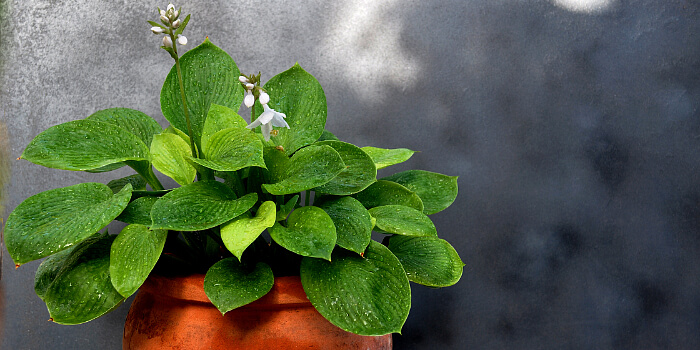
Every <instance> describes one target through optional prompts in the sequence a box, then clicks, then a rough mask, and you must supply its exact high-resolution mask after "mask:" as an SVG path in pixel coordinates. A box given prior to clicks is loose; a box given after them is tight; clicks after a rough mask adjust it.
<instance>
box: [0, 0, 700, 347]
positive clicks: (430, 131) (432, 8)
mask: <svg viewBox="0 0 700 350" xmlns="http://www.w3.org/2000/svg"><path fill="white" fill-rule="evenodd" d="M0 4H2V13H1V14H0V121H2V122H4V123H6V124H7V129H8V132H9V138H10V139H9V145H10V146H9V147H10V150H9V154H10V157H11V159H12V161H11V166H12V177H11V184H10V185H9V187H8V188H7V191H6V193H7V194H8V198H7V203H6V205H7V209H8V210H12V209H13V208H14V207H16V206H17V205H18V204H19V203H20V202H21V201H22V200H24V199H25V198H27V197H29V196H30V195H33V194H35V193H38V192H41V191H45V190H48V189H52V188H55V187H63V186H68V185H73V184H76V183H79V182H83V181H88V180H89V181H100V182H107V181H108V180H111V179H113V178H117V177H121V176H124V175H126V171H124V172H122V171H117V172H113V173H107V174H106V175H100V176H94V175H89V174H84V173H78V172H68V171H59V170H51V169H44V168H41V167H39V166H36V165H33V164H31V163H28V162H25V161H15V160H14V158H16V157H18V156H19V155H20V154H21V151H22V150H23V149H24V146H26V144H27V143H28V142H29V141H30V140H31V139H32V138H33V137H34V136H35V135H36V134H38V133H39V132H41V131H42V130H44V129H46V128H48V127H49V126H52V125H55V124H59V123H62V122H66V121H70V120H74V119H80V118H84V117H86V116H88V115H90V114H91V113H93V112H95V111H97V110H99V109H104V108H109V107H129V108H134V109H138V110H141V111H143V112H145V113H146V114H149V115H151V116H153V117H154V118H156V120H158V121H159V122H160V123H161V125H163V126H166V125H167V124H166V122H165V121H164V119H163V117H162V114H161V112H160V108H159V102H158V101H159V99H158V96H159V91H160V86H161V84H162V82H163V80H164V78H165V75H166V73H167V72H168V70H169V68H170V66H171V62H170V58H169V57H168V55H167V54H166V53H165V52H163V51H162V50H160V49H159V48H158V45H159V41H160V40H159V38H158V37H156V36H154V35H152V34H151V33H150V32H149V30H148V28H149V26H148V25H147V24H146V23H145V21H146V20H148V19H155V11H154V9H155V6H158V5H160V6H165V5H166V4H165V3H158V2H154V1H140V0H139V1H133V0H129V1H127V0H114V1H108V2H107V1H104V2H100V1H88V0H62V1H58V0H55V1H48V0H22V1H19V0H16V1H11V0H0ZM181 5H182V6H183V7H184V9H185V11H186V12H191V13H192V14H193V18H192V21H191V22H190V23H191V24H190V26H188V32H189V34H188V35H187V36H188V38H189V41H190V44H189V47H192V46H194V45H196V44H197V43H199V42H201V41H202V40H204V37H205V36H207V35H208V36H209V37H210V39H211V40H212V41H213V42H214V43H215V44H217V45H218V46H220V47H221V48H223V49H224V50H225V51H227V52H228V53H229V54H230V55H231V56H232V57H233V58H234V60H236V62H237V63H238V65H239V67H240V68H241V70H242V71H243V72H257V71H262V72H263V77H264V79H268V78H269V77H271V76H273V75H275V74H277V73H278V72H281V71H283V70H285V69H287V68H289V67H291V66H292V65H293V64H294V63H295V62H297V61H298V62H299V63H300V64H301V65H302V66H303V67H304V68H305V69H306V70H307V71H309V72H310V73H312V74H314V75H315V76H316V77H317V78H318V80H319V81H320V82H321V84H322V85H323V87H324V89H325V92H326V95H327V98H328V109H329V111H328V123H327V128H328V129H329V130H331V131H332V132H334V133H335V134H336V135H337V136H339V137H340V138H341V139H342V140H346V141H349V142H352V143H355V144H357V145H359V146H366V145H373V146H378V147H386V148H397V147H407V148H411V149H414V150H419V151H421V153H417V154H416V155H414V157H413V158H412V159H411V160H410V161H409V162H408V163H407V164H406V165H405V166H403V165H402V166H397V167H395V168H396V169H391V168H389V169H386V170H387V171H383V172H382V173H381V174H382V175H386V174H389V173H391V172H393V171H399V170H403V169H405V168H407V167H410V168H420V169H425V170H431V171H436V172H440V173H445V174H449V175H458V176H460V178H459V185H460V195H459V196H458V198H457V201H456V202H455V204H454V205H453V206H452V207H451V208H449V209H448V210H446V211H444V212H441V213H439V214H436V215H434V216H433V217H432V218H433V220H434V221H435V224H436V226H437V228H438V232H439V234H440V236H441V237H442V238H445V239H447V240H448V241H450V242H452V243H453V245H454V246H455V248H456V250H457V251H458V252H459V253H460V255H461V257H462V259H463V260H464V262H465V263H466V264H467V266H466V267H465V273H464V276H463V277H462V280H461V281H460V282H459V283H458V284H457V285H456V286H453V287H450V288H445V289H439V290H433V289H429V288H424V287H421V286H417V285H413V298H412V300H413V307H412V312H411V314H410V316H409V319H408V321H407V323H406V325H405V327H404V330H403V335H401V336H399V335H396V336H395V337H394V339H395V342H396V348H397V349H466V348H470V349H501V348H512V349H563V348H566V349H613V348H614V349H663V348H671V349H698V348H700V332H698V329H700V292H699V291H700V152H698V151H699V150H700V112H699V111H698V107H699V106H698V104H699V103H700V98H699V97H700V37H699V35H700V3H698V1H694V0H656V1H652V0H539V1H536V0H532V1H526V0H519V1H515V0H468V1H464V0H444V1H443V0H436V1H408V0H403V1H399V0H386V1H376V0H338V1H321V0H315V1H284V0H277V1H249V0H236V1H231V0H226V1H223V0H216V1H183V2H182V4H181ZM0 144H3V143H2V142H0ZM5 215H7V213H5ZM37 265H38V263H36V262H35V263H30V264H27V265H26V266H22V268H20V269H18V270H16V271H15V270H14V269H12V268H11V267H12V263H11V261H10V260H9V258H8V257H7V254H5V257H4V261H3V264H2V266H3V270H4V271H3V274H2V281H1V283H2V284H3V285H4V311H3V314H4V318H5V323H4V326H5V327H4V330H3V335H2V343H1V344H0V347H1V348H2V349H120V348H121V343H120V342H121V332H122V326H123V322H124V319H125V316H126V312H127V309H128V305H124V306H122V307H121V308H119V309H118V310H117V311H114V312H112V313H111V314H108V315H107V316H105V317H102V318H100V319H98V320H95V321H92V322H89V323H87V324H84V325H79V326H59V325H56V324H52V323H50V322H46V319H47V318H48V313H47V311H46V308H45V306H44V304H43V303H42V302H41V300H39V298H38V297H36V296H35V295H34V292H33V273H34V271H35V269H36V267H37ZM127 304H128V303H127Z"/></svg>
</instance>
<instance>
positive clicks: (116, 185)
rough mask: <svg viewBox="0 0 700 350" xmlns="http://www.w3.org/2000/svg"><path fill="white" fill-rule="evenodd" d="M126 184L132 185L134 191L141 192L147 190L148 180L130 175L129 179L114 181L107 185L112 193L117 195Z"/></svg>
mask: <svg viewBox="0 0 700 350" xmlns="http://www.w3.org/2000/svg"><path fill="white" fill-rule="evenodd" d="M126 184H131V188H132V189H133V190H134V191H141V190H145V189H146V179H144V178H143V176H141V175H139V174H134V175H129V176H127V177H122V178H120V179H116V180H112V181H110V182H108V183H107V187H109V188H110V189H111V190H112V192H114V193H117V192H119V191H121V190H122V188H124V186H126Z"/></svg>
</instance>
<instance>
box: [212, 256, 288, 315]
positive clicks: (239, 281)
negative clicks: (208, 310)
mask: <svg viewBox="0 0 700 350" xmlns="http://www.w3.org/2000/svg"><path fill="white" fill-rule="evenodd" d="M274 283H275V276H274V275H273V274H272V269H271V268H270V266H268V265H267V264H265V263H263V262H259V263H258V264H257V265H255V268H247V267H246V266H243V265H241V263H239V262H238V261H236V259H234V258H227V259H223V260H221V261H219V262H217V263H216V264H214V265H213V266H212V267H210V268H209V271H207V274H206V276H205V277H204V292H205V293H206V294H207V297H208V298H209V300H211V303H212V304H214V306H216V308H217V309H219V311H221V313H222V314H225V313H227V312H229V311H231V310H233V309H235V308H238V307H241V306H243V305H246V304H249V303H251V302H253V301H255V300H258V299H260V298H261V297H263V296H264V295H265V294H267V293H268V292H269V291H270V289H272V286H273V284H274Z"/></svg>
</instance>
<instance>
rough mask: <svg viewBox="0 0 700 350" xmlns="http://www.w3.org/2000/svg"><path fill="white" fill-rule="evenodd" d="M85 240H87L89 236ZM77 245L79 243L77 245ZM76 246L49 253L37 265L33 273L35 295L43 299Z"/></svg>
mask: <svg viewBox="0 0 700 350" xmlns="http://www.w3.org/2000/svg"><path fill="white" fill-rule="evenodd" d="M87 240H89V238H88V239H87ZM83 242H84V241H83ZM79 245H80V244H78V245H77V246H79ZM77 246H73V247H71V248H68V249H65V250H62V251H60V252H58V253H56V254H54V255H50V256H49V257H48V258H46V259H44V261H42V262H41V265H39V268H38V269H37V270H36V273H35V274H34V291H35V292H36V295H37V296H39V298H41V300H44V295H46V291H47V290H48V289H49V286H50V285H51V283H53V281H54V280H55V279H56V276H58V273H59V272H60V271H61V268H63V266H64V265H65V263H66V259H67V258H68V257H69V256H70V255H71V253H72V252H73V249H75V247H77Z"/></svg>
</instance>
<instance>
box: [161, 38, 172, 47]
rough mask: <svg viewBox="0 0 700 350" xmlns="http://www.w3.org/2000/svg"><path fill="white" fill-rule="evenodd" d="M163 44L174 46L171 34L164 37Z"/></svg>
mask: <svg viewBox="0 0 700 350" xmlns="http://www.w3.org/2000/svg"><path fill="white" fill-rule="evenodd" d="M163 46H165V47H173V41H172V40H170V36H168V35H166V36H164V37H163Z"/></svg>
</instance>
